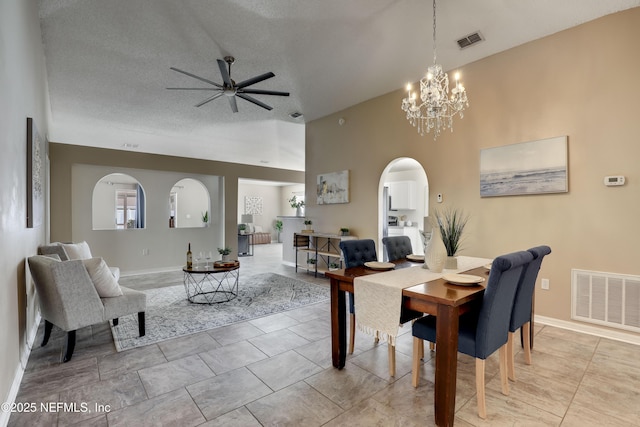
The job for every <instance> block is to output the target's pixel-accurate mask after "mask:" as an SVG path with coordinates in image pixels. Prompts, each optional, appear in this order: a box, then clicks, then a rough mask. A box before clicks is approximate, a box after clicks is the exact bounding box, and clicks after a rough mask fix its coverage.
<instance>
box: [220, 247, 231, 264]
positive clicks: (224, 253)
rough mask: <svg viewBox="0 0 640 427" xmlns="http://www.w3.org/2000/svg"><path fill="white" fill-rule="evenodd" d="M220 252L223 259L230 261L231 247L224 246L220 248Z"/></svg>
mask: <svg viewBox="0 0 640 427" xmlns="http://www.w3.org/2000/svg"><path fill="white" fill-rule="evenodd" d="M218 253H219V254H220V255H222V261H229V254H230V253H231V248H230V247H229V246H225V247H224V248H218Z"/></svg>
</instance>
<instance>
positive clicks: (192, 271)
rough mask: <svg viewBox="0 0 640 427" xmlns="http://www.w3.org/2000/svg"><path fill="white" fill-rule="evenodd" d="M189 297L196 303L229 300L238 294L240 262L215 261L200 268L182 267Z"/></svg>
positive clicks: (215, 302)
mask: <svg viewBox="0 0 640 427" xmlns="http://www.w3.org/2000/svg"><path fill="white" fill-rule="evenodd" d="M182 271H183V273H184V290H185V292H186V293H187V299H188V300H189V302H191V303H194V304H218V303H221V302H229V301H231V300H232V299H234V298H235V297H237V296H238V279H239V277H240V263H239V262H238V261H232V262H228V263H224V264H222V265H220V264H216V263H214V264H213V265H207V266H204V267H199V268H186V267H184V268H183V269H182Z"/></svg>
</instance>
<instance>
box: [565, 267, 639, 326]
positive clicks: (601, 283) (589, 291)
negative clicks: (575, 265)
mask: <svg viewBox="0 0 640 427" xmlns="http://www.w3.org/2000/svg"><path fill="white" fill-rule="evenodd" d="M571 318H572V319H575V320H580V321H583V322H589V323H595V324H598V325H603V326H608V327H611V328H617V329H624V330H627V331H633V332H640V276H631V275H627V274H616V273H602V272H598V271H587V270H577V269H572V270H571Z"/></svg>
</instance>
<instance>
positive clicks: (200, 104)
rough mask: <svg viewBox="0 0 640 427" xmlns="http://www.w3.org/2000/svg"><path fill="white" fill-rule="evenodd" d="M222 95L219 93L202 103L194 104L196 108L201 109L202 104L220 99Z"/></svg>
mask: <svg viewBox="0 0 640 427" xmlns="http://www.w3.org/2000/svg"><path fill="white" fill-rule="evenodd" d="M223 93H224V92H220V93H216V94H215V95H213V96H210V97H209V98H207V99H205V100H204V101H202V102H201V103H199V104H196V107H202V106H203V105H204V104H206V103H207V102H211V101H213V100H214V99H218V98H220V97H221V96H222V94H223Z"/></svg>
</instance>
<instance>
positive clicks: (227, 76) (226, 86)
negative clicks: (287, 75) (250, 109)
mask: <svg viewBox="0 0 640 427" xmlns="http://www.w3.org/2000/svg"><path fill="white" fill-rule="evenodd" d="M217 62H218V68H219V69H220V75H221V76H222V84H220V83H216V82H214V81H212V80H209V79H206V78H204V77H200V76H197V75H195V74H192V73H189V72H187V71H183V70H181V69H179V68H175V67H171V69H172V70H173V71H176V72H178V73H182V74H184V75H186V76H189V77H192V78H194V79H196V80H200V81H201V82H204V83H207V84H209V85H211V86H213V87H168V88H167V89H168V90H209V91H213V92H215V93H214V94H213V95H211V96H210V97H208V98H206V99H205V100H203V101H202V102H200V103H198V104H196V107H202V106H203V105H205V104H207V103H209V102H211V101H213V100H214V99H218V98H220V97H221V96H222V95H225V96H226V97H227V99H228V100H229V106H230V107H231V111H233V112H234V113H237V112H238V104H237V102H236V97H238V98H241V99H244V100H245V101H249V102H251V103H253V104H255V105H257V106H259V107H262V108H264V109H265V110H269V111H271V110H272V109H273V107H271V106H270V105H267V104H265V103H264V102H262V101H260V100H258V99H256V98H254V97H253V96H250V95H249V94H251V95H276V96H289V92H280V91H274V90H261V89H250V88H248V87H249V86H252V85H254V84H256V83H260V82H262V81H264V80H267V79H270V78H272V77H275V74H273V73H272V72H268V73H264V74H260V75H259V76H255V77H252V78H250V79H247V80H243V81H241V82H240V83H236V82H235V81H234V80H233V79H231V65H232V64H233V63H234V62H235V58H234V57H233V56H225V57H224V61H223V60H222V59H218V60H217Z"/></svg>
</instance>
